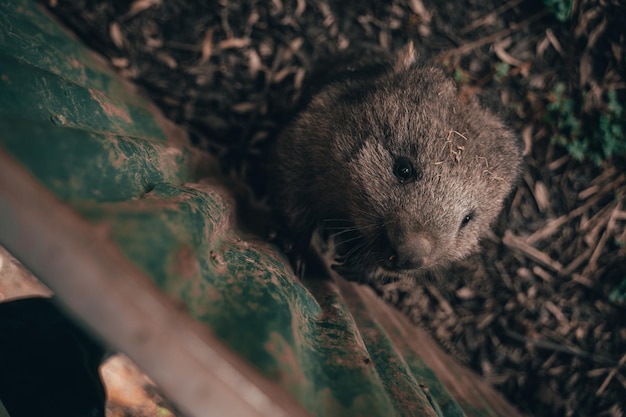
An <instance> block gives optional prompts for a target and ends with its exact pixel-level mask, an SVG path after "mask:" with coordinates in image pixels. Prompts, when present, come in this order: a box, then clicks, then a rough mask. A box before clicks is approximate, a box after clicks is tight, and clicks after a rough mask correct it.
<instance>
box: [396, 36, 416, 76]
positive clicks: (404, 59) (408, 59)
mask: <svg viewBox="0 0 626 417" xmlns="http://www.w3.org/2000/svg"><path fill="white" fill-rule="evenodd" d="M416 62H417V52H416V51H415V45H413V41H409V43H407V44H406V46H405V47H404V48H402V49H401V50H400V52H399V53H398V58H397V59H396V63H395V65H394V66H393V71H394V72H400V71H402V70H406V69H409V68H411V67H412V66H413V65H414V64H415V63H416Z"/></svg>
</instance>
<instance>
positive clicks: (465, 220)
mask: <svg viewBox="0 0 626 417" xmlns="http://www.w3.org/2000/svg"><path fill="white" fill-rule="evenodd" d="M473 218H474V212H472V213H468V214H467V215H466V216H465V217H463V220H461V229H462V228H464V227H465V226H467V224H468V223H469V222H471V221H472V219H473Z"/></svg>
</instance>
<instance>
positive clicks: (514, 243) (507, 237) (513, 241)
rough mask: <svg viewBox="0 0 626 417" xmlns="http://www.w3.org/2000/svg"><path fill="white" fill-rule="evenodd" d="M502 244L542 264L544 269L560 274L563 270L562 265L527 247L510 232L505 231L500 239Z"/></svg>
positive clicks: (519, 238)
mask: <svg viewBox="0 0 626 417" xmlns="http://www.w3.org/2000/svg"><path fill="white" fill-rule="evenodd" d="M502 243H504V244H505V245H506V246H508V247H510V248H512V249H517V250H518V251H519V252H521V253H522V254H523V255H525V256H526V257H528V258H530V259H532V260H533V261H535V262H538V263H540V264H542V265H543V266H545V267H548V268H550V269H551V270H553V271H555V272H560V271H561V270H562V269H563V265H562V264H561V263H560V262H559V261H556V260H554V259H552V258H551V257H549V256H548V255H547V254H545V253H544V252H542V251H540V250H539V249H537V248H535V247H534V246H531V245H529V244H528V243H526V242H525V241H524V239H522V238H521V237H519V236H516V235H514V234H513V233H512V232H511V231H510V230H507V231H506V232H505V234H504V237H503V238H502Z"/></svg>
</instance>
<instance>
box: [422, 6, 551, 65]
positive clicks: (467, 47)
mask: <svg viewBox="0 0 626 417" xmlns="http://www.w3.org/2000/svg"><path fill="white" fill-rule="evenodd" d="M547 13H548V11H547V10H542V11H541V12H539V13H536V14H534V15H533V16H531V17H529V18H528V19H526V20H523V21H521V22H520V23H511V26H510V27H508V28H506V29H503V30H501V31H499V32H496V33H492V34H491V35H488V36H485V37H483V38H480V39H477V40H475V41H472V42H468V43H466V44H463V45H461V46H459V47H458V48H454V49H450V50H449V51H446V52H443V53H441V54H439V55H437V56H435V58H434V60H435V61H437V62H444V61H445V60H447V59H448V58H450V57H452V56H454V55H465V54H467V53H468V52H470V51H473V50H474V49H476V48H480V47H481V46H483V45H487V44H488V43H492V42H495V41H497V40H498V39H500V38H503V37H505V36H508V35H510V34H511V33H513V32H515V31H517V30H519V29H520V28H522V27H524V26H527V25H529V24H531V23H533V22H535V21H537V20H539V19H541V18H542V17H544V16H546V14H547Z"/></svg>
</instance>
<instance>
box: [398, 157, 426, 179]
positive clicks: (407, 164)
mask: <svg viewBox="0 0 626 417" xmlns="http://www.w3.org/2000/svg"><path fill="white" fill-rule="evenodd" d="M393 175H395V176H396V178H398V180H400V182H401V183H405V182H407V181H411V180H414V179H415V178H419V177H420V175H419V174H418V173H417V172H416V171H415V168H413V164H412V163H411V161H410V160H409V159H408V158H398V159H396V163H395V164H394V165H393Z"/></svg>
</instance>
